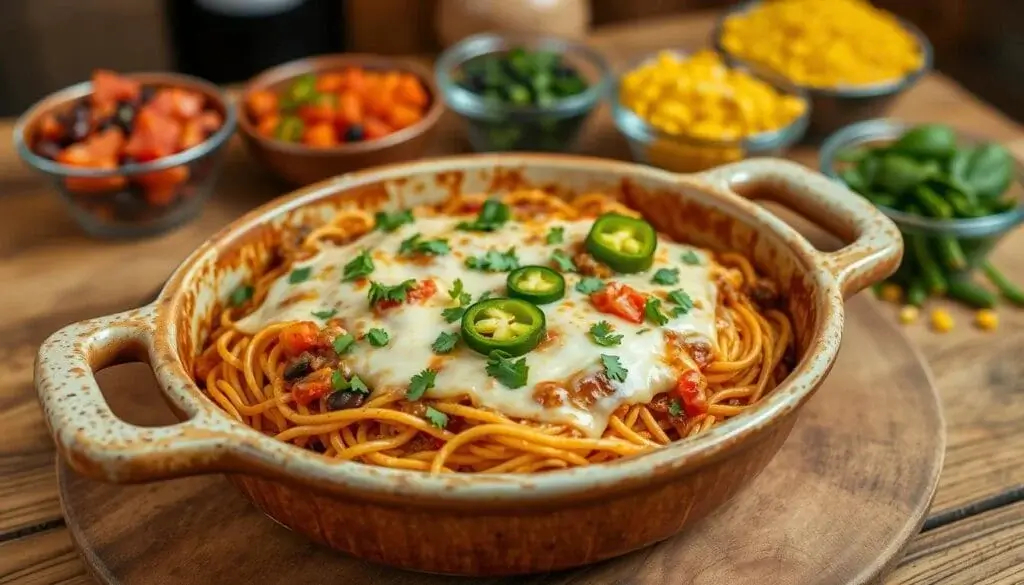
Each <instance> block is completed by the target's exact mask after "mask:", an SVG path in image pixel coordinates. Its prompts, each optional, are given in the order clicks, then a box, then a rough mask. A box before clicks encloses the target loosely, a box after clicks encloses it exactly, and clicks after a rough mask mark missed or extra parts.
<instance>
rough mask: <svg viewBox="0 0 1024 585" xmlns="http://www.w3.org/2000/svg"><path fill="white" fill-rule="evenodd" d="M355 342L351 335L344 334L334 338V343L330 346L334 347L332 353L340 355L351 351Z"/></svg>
mask: <svg viewBox="0 0 1024 585" xmlns="http://www.w3.org/2000/svg"><path fill="white" fill-rule="evenodd" d="M355 342H356V338H355V336H353V335H352V334H351V333H346V334H344V335H339V336H337V337H335V338H334V342H333V343H332V344H331V345H332V346H333V347H334V353H336V354H338V355H341V354H343V353H345V352H347V351H348V350H349V349H351V348H352V345H353V344H354V343H355Z"/></svg>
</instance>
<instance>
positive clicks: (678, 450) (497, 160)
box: [150, 154, 843, 507]
mask: <svg viewBox="0 0 1024 585" xmlns="http://www.w3.org/2000/svg"><path fill="white" fill-rule="evenodd" d="M748 162H749V161H748ZM739 164H745V163H739ZM776 164H785V165H791V166H793V167H797V165H795V163H788V162H785V161H776ZM530 165H533V166H541V167H545V168H562V169H567V170H569V169H575V170H576V171H577V172H578V171H579V170H580V169H581V168H582V169H587V168H594V169H595V170H599V171H602V172H608V171H609V170H610V171H612V172H615V173H618V174H620V175H622V176H624V177H631V176H632V177H638V178H641V177H642V178H648V179H652V180H654V181H657V182H659V183H663V184H666V185H669V184H671V185H674V186H676V187H677V188H678V186H680V185H685V186H689V187H693V188H694V189H697V190H699V191H700V192H702V193H705V194H706V196H707V197H708V198H709V200H714V201H716V203H717V204H718V205H719V206H728V207H730V208H731V209H732V210H734V212H735V213H736V214H737V215H736V219H735V220H734V221H744V220H746V221H749V222H754V223H757V224H759V225H760V228H759V229H762V230H765V231H766V232H768V233H771V234H772V235H773V236H777V237H780V238H782V239H785V240H787V241H786V242H785V243H784V244H781V245H784V246H786V247H787V248H788V249H789V250H791V251H792V253H793V254H794V255H795V257H796V261H797V263H798V264H799V265H800V270H801V271H802V273H803V274H805V275H806V276H807V277H808V278H809V279H810V280H811V281H812V282H814V286H815V292H814V293H813V294H814V299H815V301H814V302H815V303H816V305H817V306H818V314H819V319H818V322H817V323H816V324H814V328H813V330H811V332H810V334H809V339H808V345H807V350H806V352H805V353H804V354H803V355H802V356H801V358H800V360H799V362H798V363H797V365H796V367H795V368H794V369H793V371H792V372H790V374H789V376H788V377H787V379H786V380H785V381H784V382H783V383H782V384H780V385H779V387H777V388H776V389H775V390H774V391H773V392H772V393H771V394H769V395H768V396H767V397H766V398H764V399H763V401H762V402H761V403H759V405H758V407H757V408H753V409H750V410H748V411H746V412H744V413H741V414H740V415H737V416H735V417H732V418H730V419H729V420H727V421H725V422H723V423H722V424H719V425H716V426H715V427H713V428H712V429H711V430H710V431H708V432H706V433H703V434H702V435H700V436H698V437H694V438H692V439H688V440H684V441H676V442H673V443H672V444H670V445H668V446H666V447H664V448H661V449H657V450H654V451H651V452H648V453H644V454H642V455H638V456H636V457H629V458H623V459H618V460H615V461H612V462H607V463H603V464H601V465H594V466H587V467H579V468H573V469H567V470H554V471H550V472H545V473H542V474H529V475H523V474H508V473H505V474H472V475H465V474H455V475H457V476H458V477H452V474H441V475H434V474H430V473H424V472H419V471H409V470H401V469H391V468H382V467H377V466H371V465H366V464H362V463H356V462H350V461H330V460H326V459H324V458H322V457H320V456H319V455H318V454H316V453H314V452H311V451H307V450H304V449H301V448H298V447H295V446H294V445H290V444H287V443H283V442H280V441H277V440H275V439H273V438H272V437H269V436H266V435H264V434H262V433H260V432H259V431H256V430H255V429H252V428H251V427H248V426H246V425H243V424H242V423H240V422H237V421H235V420H234V419H232V418H231V417H230V415H229V414H228V413H227V412H224V411H223V410H222V409H220V407H219V406H217V405H215V404H214V403H213V401H212V400H210V399H209V398H208V397H205V396H204V395H203V393H202V391H201V390H199V388H198V387H197V386H196V385H195V383H194V381H192V378H191V376H190V375H189V373H188V372H187V371H186V370H185V369H184V368H183V367H182V364H181V360H180V357H179V356H178V349H177V347H178V340H177V328H176V319H177V318H178V316H179V315H178V314H179V312H180V311H181V310H182V309H181V307H183V306H185V305H187V302H186V300H185V299H186V298H187V296H188V293H189V291H190V290H192V288H193V287H194V284H195V283H196V282H197V281H198V280H199V279H200V278H201V276H202V274H203V272H204V271H205V270H208V269H209V266H208V265H207V263H208V262H210V261H211V260H212V261H216V259H217V258H218V257H219V256H220V254H222V253H223V252H224V251H225V250H231V249H233V246H234V245H236V244H238V243H240V242H245V241H248V240H247V237H248V236H251V234H253V233H254V231H253V230H259V229H260V228H261V226H266V225H268V224H269V223H270V221H271V220H272V219H276V218H279V217H282V216H285V217H286V216H288V215H289V214H290V213H292V212H294V211H295V210H297V209H300V208H302V207H306V206H309V205H312V204H315V203H316V202H318V201H320V200H322V199H326V198H329V197H330V196H332V195H333V194H336V193H338V192H339V191H343V190H347V189H352V188H356V187H358V186H360V185H364V184H370V183H375V182H379V181H387V180H400V179H402V178H404V177H407V176H409V175H411V174H415V173H442V172H445V171H453V170H462V171H463V172H472V171H473V170H474V169H476V168H480V167H494V166H513V167H515V166H520V167H527V166H530ZM799 168H800V169H802V167H799ZM150 308H152V309H155V311H156V315H155V329H154V338H155V340H156V343H157V348H158V349H157V351H156V357H155V360H154V367H155V368H156V371H157V378H158V380H160V381H161V389H162V391H163V394H164V396H165V397H166V398H168V399H170V400H171V401H172V402H175V401H177V402H178V404H177V406H178V409H180V410H183V411H185V412H190V411H195V410H201V411H204V412H205V413H206V414H208V415H212V416H213V417H214V418H215V420H217V421H218V424H226V425H228V426H229V427H230V428H231V429H232V432H233V433H235V435H236V436H237V437H239V439H238V440H240V441H241V442H242V443H244V444H245V448H246V450H247V451H249V452H251V453H255V455H254V457H255V458H257V459H259V462H258V463H253V462H252V461H251V460H250V462H249V463H248V464H247V465H246V466H245V467H244V468H243V471H244V470H248V472H250V473H252V469H253V468H258V469H263V470H264V471H262V473H264V474H266V473H272V474H274V475H276V476H278V477H280V478H283V479H286V480H289V481H292V482H301V483H303V484H304V485H309V486H311V487H314V488H319V489H321V490H327V491H330V492H333V493H346V494H349V495H358V497H360V498H371V499H372V498H374V497H377V498H383V499H385V500H387V499H390V498H408V497H414V498H418V499H419V500H420V501H421V502H420V503H422V504H424V505H442V506H451V505H463V504H471V505H474V506H498V507H501V506H507V505H509V504H510V503H514V504H523V505H526V504H538V505H542V504H544V503H550V502H551V501H553V500H562V499H563V498H569V497H571V498H573V501H582V500H583V499H586V498H590V497H599V496H601V495H606V494H609V493H617V492H621V491H633V490H635V489H640V488H642V487H643V486H649V485H650V483H651V482H652V481H668V480H670V479H671V478H672V477H674V476H676V475H678V474H680V473H685V472H691V471H694V470H696V469H699V468H701V467H703V466H704V465H707V464H709V463H711V462H713V461H715V460H717V459H718V458H720V457H727V456H728V454H729V453H731V452H734V451H735V450H736V449H745V448H748V447H749V440H750V439H751V438H752V437H755V436H758V435H759V434H760V433H762V432H765V431H766V430H767V429H768V428H770V427H773V426H774V425H776V424H780V423H781V422H782V421H783V420H784V419H786V417H787V416H789V415H790V414H792V413H794V412H795V411H796V410H798V409H799V408H800V407H801V406H802V405H803V404H804V403H805V402H806V400H807V399H808V398H809V397H810V396H811V395H812V394H813V393H814V391H815V390H816V389H817V387H818V386H820V384H821V382H822V381H823V380H824V378H825V377H826V375H827V373H828V371H829V370H830V369H831V364H832V363H833V362H834V360H835V358H836V356H837V355H838V349H839V340H840V338H841V334H842V320H843V319H842V313H843V306H842V296H841V294H840V292H839V290H838V284H837V282H836V280H835V279H834V277H833V276H832V273H831V272H830V270H829V268H828V266H827V261H826V259H825V255H823V254H822V253H821V252H819V251H817V250H816V249H815V248H814V247H813V246H812V245H811V244H810V243H809V242H808V241H807V240H806V239H804V238H803V237H802V236H799V234H797V232H796V231H795V230H794V229H793V228H792V227H790V226H789V225H788V224H786V223H785V222H784V221H783V220H782V219H780V218H778V217H777V216H775V215H773V214H772V213H770V212H769V211H768V210H766V209H764V208H761V207H760V206H758V205H757V204H756V203H754V202H753V201H751V200H748V199H746V198H744V197H743V196H741V195H738V194H736V193H733V192H731V191H728V190H726V189H724V188H721V187H718V186H716V185H715V184H712V183H711V182H709V181H707V180H704V179H703V178H702V175H680V174H676V173H671V172H668V171H663V170H661V169H656V168H653V167H648V166H646V165H640V164H636V163H628V162H620V161H612V160H607V159H601V158H594V157H584V156H571V155H539V154H497V155H494V154H471V155H460V156H449V157H439V158H437V159H428V160H423V161H414V162H405V163H396V164H391V165H384V166H380V167H375V168H371V169H367V170H364V171H357V172H354V173H349V174H346V175H341V176H339V177H335V178H332V179H328V180H326V181H321V182H319V183H316V184H313V185H310V186H308V187H305V188H302V189H299V190H297V191H294V192H292V193H291V194H290V195H286V196H284V197H281V198H278V199H275V200H274V201H271V202H268V203H266V204H264V205H262V206H260V207H258V208H256V209H254V210H252V211H250V212H249V213H247V214H246V215H244V216H242V217H241V218H238V219H236V220H235V221H233V222H231V223H230V224H228V225H227V226H225V227H224V228H223V229H221V230H220V231H219V232H218V233H216V234H215V235H213V236H211V237H210V238H209V239H207V240H206V241H205V242H204V243H203V244H201V245H200V246H199V247H198V248H196V249H195V250H194V251H193V252H192V254H190V255H189V256H188V258H187V259H186V260H184V261H183V262H182V264H181V265H180V266H179V267H178V268H177V269H176V270H175V272H174V274H173V275H172V276H171V278H170V279H169V280H168V282H167V284H166V285H165V286H164V288H163V289H162V290H161V292H160V295H159V296H158V298H157V299H156V300H155V301H154V303H153V304H152V305H150ZM169 388H177V389H179V390H178V391H177V392H175V391H172V390H169ZM179 394H180V395H179ZM243 437H244V439H243ZM282 461H284V462H286V463H287V464H286V465H285V464H282V463H281V462H282ZM268 470H269V471H268Z"/></svg>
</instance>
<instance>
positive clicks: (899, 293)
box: [879, 282, 917, 318]
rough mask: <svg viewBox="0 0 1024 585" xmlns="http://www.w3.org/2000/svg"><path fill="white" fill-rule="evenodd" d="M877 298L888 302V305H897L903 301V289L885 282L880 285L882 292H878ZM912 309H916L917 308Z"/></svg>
mask: <svg viewBox="0 0 1024 585" xmlns="http://www.w3.org/2000/svg"><path fill="white" fill-rule="evenodd" d="M879 296H880V297H881V298H882V300H883V301H888V302H890V303H898V302H900V300H902V299H903V289H902V288H900V285H898V284H894V283H891V282H887V283H885V284H883V285H882V290H881V291H879ZM905 308H906V307H904V309H905ZM914 308H915V309H916V308H917V307H914ZM915 318H916V316H915Z"/></svg>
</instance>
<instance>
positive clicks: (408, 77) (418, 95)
mask: <svg viewBox="0 0 1024 585" xmlns="http://www.w3.org/2000/svg"><path fill="white" fill-rule="evenodd" d="M395 100H396V101H398V102H399V103H403V104H406V105H409V106H413V107H415V108H416V109H417V110H423V109H424V108H426V107H427V103H428V102H429V101H430V96H428V95H427V90H426V89H424V88H423V84H422V83H420V80H419V79H418V78H417V77H416V76H415V75H412V74H411V73H405V74H403V75H402V76H401V79H400V80H399V82H398V86H397V87H396V88H395Z"/></svg>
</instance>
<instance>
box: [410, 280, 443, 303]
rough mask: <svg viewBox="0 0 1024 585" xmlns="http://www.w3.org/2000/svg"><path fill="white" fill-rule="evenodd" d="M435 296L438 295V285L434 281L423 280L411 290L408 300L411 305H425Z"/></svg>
mask: <svg viewBox="0 0 1024 585" xmlns="http://www.w3.org/2000/svg"><path fill="white" fill-rule="evenodd" d="M435 294H437V284H436V283H435V282H434V281H433V280H422V281H420V282H419V283H418V284H416V286H414V287H412V288H411V289H409V292H408V293H406V298H407V299H409V302H410V303H420V304H423V303H425V302H426V301H427V300H428V299H430V297H432V296H434V295H435Z"/></svg>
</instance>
